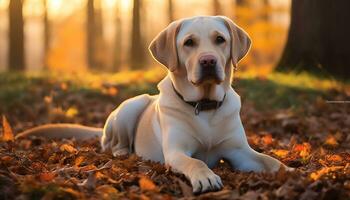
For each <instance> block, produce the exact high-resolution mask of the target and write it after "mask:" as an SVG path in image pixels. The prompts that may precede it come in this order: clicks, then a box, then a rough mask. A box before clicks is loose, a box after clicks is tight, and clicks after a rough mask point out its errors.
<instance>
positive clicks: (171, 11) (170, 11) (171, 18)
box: [168, 0, 174, 22]
mask: <svg viewBox="0 0 350 200" xmlns="http://www.w3.org/2000/svg"><path fill="white" fill-rule="evenodd" d="M168 16H169V22H172V21H174V4H173V1H172V0H168Z"/></svg>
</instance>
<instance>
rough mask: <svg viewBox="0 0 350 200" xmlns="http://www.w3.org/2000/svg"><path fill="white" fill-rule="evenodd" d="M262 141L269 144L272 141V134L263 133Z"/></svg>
mask: <svg viewBox="0 0 350 200" xmlns="http://www.w3.org/2000/svg"><path fill="white" fill-rule="evenodd" d="M262 141H263V143H264V144H265V145H270V144H272V142H273V140H272V136H271V135H270V134H268V135H264V137H263V138H262Z"/></svg>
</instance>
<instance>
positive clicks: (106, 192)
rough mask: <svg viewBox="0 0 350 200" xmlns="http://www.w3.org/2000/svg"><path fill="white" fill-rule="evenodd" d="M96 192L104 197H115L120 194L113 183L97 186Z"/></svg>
mask: <svg viewBox="0 0 350 200" xmlns="http://www.w3.org/2000/svg"><path fill="white" fill-rule="evenodd" d="M96 192H97V193H98V194H99V195H100V197H101V198H102V199H113V197H115V195H116V194H118V190H117V189H115V188H114V187H113V186H111V185H101V186H99V187H97V188H96Z"/></svg>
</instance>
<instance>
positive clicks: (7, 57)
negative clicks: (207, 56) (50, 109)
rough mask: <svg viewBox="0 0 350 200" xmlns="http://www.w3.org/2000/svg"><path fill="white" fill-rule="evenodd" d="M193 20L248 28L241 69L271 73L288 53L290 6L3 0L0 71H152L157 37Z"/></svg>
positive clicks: (237, 1) (285, 1)
mask: <svg viewBox="0 0 350 200" xmlns="http://www.w3.org/2000/svg"><path fill="white" fill-rule="evenodd" d="M194 15H226V16H228V17H230V18H231V19H233V20H234V21H235V22H236V23H237V24H239V25H240V26H242V27H243V28H244V29H245V30H246V31H247V32H248V33H249V34H250V36H251V37H252V40H253V48H252V51H251V52H250V54H249V56H248V57H247V58H246V59H245V60H244V62H243V63H242V64H241V69H243V70H252V71H254V73H258V74H267V73H269V72H271V70H272V69H273V67H274V66H275V65H276V63H277V62H278V60H279V58H280V56H281V53H282V52H283V47H284V45H285V41H286V38H287V35H288V27H289V21H290V1H289V0H261V1H253V0H220V1H219V0H176V1H175V0H70V1H63V0H0V71H6V70H12V69H13V70H27V71H40V70H43V69H44V70H50V71H52V70H53V71H66V72H72V71H82V70H93V71H100V72H117V71H122V70H130V69H132V70H135V69H139V70H144V69H149V68H153V67H154V66H155V65H157V63H156V62H155V61H153V60H152V58H151V56H150V55H149V54H148V48H147V47H148V44H149V43H150V41H151V40H152V39H153V37H154V36H155V35H156V34H157V33H158V32H159V31H160V30H162V29H163V28H164V27H166V25H167V24H168V23H170V22H171V21H173V20H176V19H179V18H184V17H191V16H194ZM130 55H133V56H132V59H131V56H130ZM158 69H159V70H161V68H158Z"/></svg>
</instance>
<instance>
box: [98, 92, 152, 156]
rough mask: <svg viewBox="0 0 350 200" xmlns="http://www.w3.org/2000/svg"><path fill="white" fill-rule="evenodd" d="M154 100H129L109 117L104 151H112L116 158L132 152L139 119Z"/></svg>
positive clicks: (139, 97) (103, 139) (147, 98)
mask: <svg viewBox="0 0 350 200" xmlns="http://www.w3.org/2000/svg"><path fill="white" fill-rule="evenodd" d="M152 99H153V98H152V97H151V96H149V95H140V96H137V97H134V98H131V99H128V100H126V101H124V102H123V103H122V104H120V106H119V107H118V108H117V109H116V110H114V111H113V112H112V113H111V114H110V115H109V117H108V119H107V121H106V123H105V126H104V129H103V135H102V138H101V146H102V150H103V151H106V150H111V151H112V153H113V155H114V156H118V155H126V154H129V153H131V152H132V146H133V142H134V134H135V129H136V127H137V123H138V119H139V117H140V116H141V114H142V113H143V111H144V110H145V109H146V107H147V105H148V104H149V103H150V102H151V101H152Z"/></svg>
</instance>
